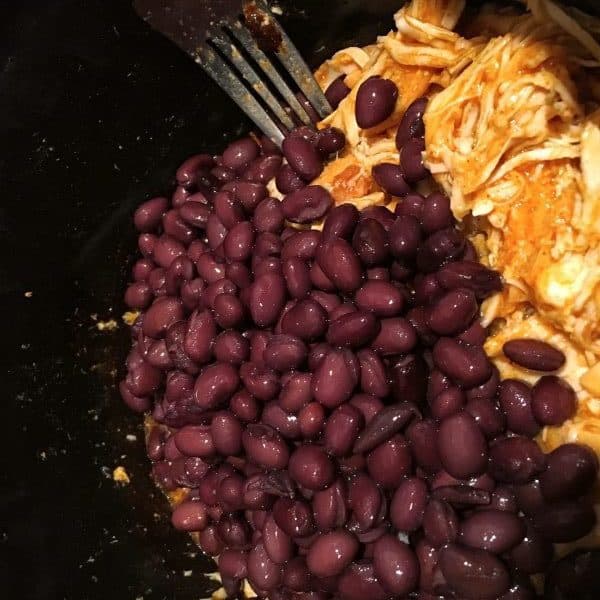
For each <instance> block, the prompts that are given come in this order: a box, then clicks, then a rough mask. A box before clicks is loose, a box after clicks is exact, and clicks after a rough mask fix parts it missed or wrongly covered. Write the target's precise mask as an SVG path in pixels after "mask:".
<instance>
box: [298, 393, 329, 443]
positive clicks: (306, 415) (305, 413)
mask: <svg viewBox="0 0 600 600" xmlns="http://www.w3.org/2000/svg"><path fill="white" fill-rule="evenodd" d="M325 418H326V415H325V409H324V408H323V405H322V404H319V403H318V402H310V403H309V404H307V405H306V406H305V407H304V408H302V409H301V410H300V412H299V413H298V423H299V425H300V431H301V433H302V436H303V437H304V438H306V439H308V440H310V439H313V438H317V437H319V435H320V434H321V431H322V430H323V426H324V425H325Z"/></svg>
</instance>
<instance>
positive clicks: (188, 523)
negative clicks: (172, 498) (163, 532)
mask: <svg viewBox="0 0 600 600" xmlns="http://www.w3.org/2000/svg"><path fill="white" fill-rule="evenodd" d="M171 523H173V527H175V529H179V530H180V531H202V530H203V529H204V528H205V527H206V526H207V525H208V515H207V513H206V506H205V505H204V504H203V503H202V502H182V503H181V504H179V505H178V506H176V507H175V509H174V510H173V514H172V515H171Z"/></svg>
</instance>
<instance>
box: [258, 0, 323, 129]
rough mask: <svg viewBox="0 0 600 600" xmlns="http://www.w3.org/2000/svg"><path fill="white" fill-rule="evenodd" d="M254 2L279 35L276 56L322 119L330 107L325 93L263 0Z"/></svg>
mask: <svg viewBox="0 0 600 600" xmlns="http://www.w3.org/2000/svg"><path fill="white" fill-rule="evenodd" d="M255 4H256V6H257V7H258V8H260V10H262V11H264V12H265V13H266V14H267V15H268V17H269V20H270V21H271V22H272V24H273V26H274V27H275V28H276V29H277V31H278V32H279V34H280V35H281V44H279V47H278V48H277V50H276V51H275V52H276V54H277V57H278V58H279V60H280V61H281V62H282V64H283V65H284V66H285V68H286V69H287V70H288V72H289V73H290V75H291V76H292V77H293V79H294V81H295V82H296V83H297V84H298V87H299V88H300V89H301V90H302V92H303V93H304V95H305V96H306V97H307V98H308V100H309V102H310V103H311V104H312V105H313V106H314V107H315V110H316V111H317V112H318V113H319V115H320V116H321V118H322V119H324V118H325V117H326V116H327V115H328V114H329V113H331V111H332V108H331V105H330V104H329V102H328V101H327V98H325V94H324V93H323V92H322V90H321V88H320V87H319V84H318V83H317V82H316V81H315V78H314V77H313V74H312V72H311V70H310V69H309V68H308V65H307V64H306V63H305V62H304V60H303V58H302V56H301V55H300V52H298V49H297V48H296V46H294V44H293V43H292V40H290V38H289V37H288V36H287V34H286V33H285V31H284V30H283V28H282V27H281V25H280V24H279V23H278V22H277V19H275V17H274V16H273V14H272V13H271V11H270V10H269V7H268V6H267V4H266V2H264V0H255Z"/></svg>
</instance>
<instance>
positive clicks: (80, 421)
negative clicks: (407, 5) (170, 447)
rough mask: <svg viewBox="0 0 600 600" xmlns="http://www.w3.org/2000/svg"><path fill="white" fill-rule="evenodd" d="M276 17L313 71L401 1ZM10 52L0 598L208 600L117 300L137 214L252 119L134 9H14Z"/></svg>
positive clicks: (2, 32)
mask: <svg viewBox="0 0 600 600" xmlns="http://www.w3.org/2000/svg"><path fill="white" fill-rule="evenodd" d="M199 3H201V0H199ZM280 4H281V6H282V7H283V8H284V17H283V18H282V21H283V23H284V26H285V27H286V28H287V29H288V31H289V33H290V35H291V37H292V38H293V39H294V40H295V41H297V42H298V46H299V47H300V50H301V51H302V52H303V54H304V55H305V56H306V57H307V59H308V60H309V62H311V63H312V64H313V65H315V64H318V63H319V62H320V61H321V60H323V59H324V58H326V57H327V56H328V55H330V54H331V53H332V52H333V51H335V50H336V49H338V48H341V47H344V46H347V45H349V44H351V43H356V42H363V43H366V42H367V41H369V40H371V39H373V37H374V36H375V35H376V34H377V33H378V32H381V31H387V30H388V29H389V28H390V27H391V26H392V22H391V19H390V17H391V14H392V13H393V11H394V9H395V8H397V6H398V4H399V3H398V2H397V1H389V0H385V1H384V0H378V1H377V2H362V1H361V0H340V1H337V2H331V3H329V2H323V1H322V0H305V1H302V2H299V1H298V0H295V1H293V2H281V3H280ZM292 5H293V6H294V7H295V8H291V6H292ZM0 40H2V41H1V43H0V61H1V62H0V257H1V258H0V308H1V312H0V315H1V317H0V319H1V323H2V328H1V331H2V342H1V346H0V347H1V350H0V366H1V370H0V372H1V373H2V378H1V381H2V387H1V388H0V389H1V392H2V398H1V399H0V411H1V412H0V415H1V417H2V422H3V433H2V435H0V440H1V441H0V446H1V447H0V457H1V458H0V460H1V469H0V596H1V597H3V598H10V597H14V598H19V599H24V600H27V599H34V600H53V599H55V598H56V599H67V600H86V599H88V598H89V599H95V598H103V599H106V598H109V599H111V600H121V599H123V600H135V599H137V598H145V599H162V598H166V599H178V600H187V599H190V600H191V599H194V600H197V599H199V598H202V597H203V592H205V591H207V590H208V587H209V586H210V584H209V583H208V582H207V580H206V579H205V578H204V577H203V576H202V572H203V571H206V570H207V569H210V568H211V567H210V563H209V562H208V561H206V560H204V559H202V558H199V557H195V558H194V557H193V556H191V555H190V553H191V552H194V548H193V547H192V545H191V544H190V543H189V542H188V539H187V537H186V536H185V535H183V534H178V533H176V532H175V531H173V530H172V529H171V527H170V524H169V522H168V518H167V511H166V502H165V501H164V499H163V498H162V497H161V496H160V495H159V494H158V493H156V491H155V489H154V486H153V484H152V482H151V481H150V479H149V477H148V464H147V462H146V459H145V454H144V450H143V445H142V430H141V427H140V423H139V418H138V417H136V416H133V415H131V414H129V413H128V412H127V410H126V409H125V408H124V407H123V406H122V405H121V403H120V401H119V399H118V396H117V394H116V393H115V390H114V386H115V382H116V381H117V380H118V374H119V370H120V365H121V363H122V362H123V359H124V356H125V353H126V350H127V346H128V339H127V330H126V327H124V326H123V325H122V323H121V319H120V316H121V314H122V312H123V310H124V307H123V305H122V302H121V300H120V297H121V293H122V290H123V289H124V286H125V283H126V280H127V269H126V265H127V262H128V261H130V260H131V255H132V251H133V249H134V247H135V238H134V235H133V230H132V227H131V225H130V219H129V217H130V215H131V213H132V210H133V207H134V206H135V205H136V204H137V203H139V202H141V201H142V200H143V199H145V198H147V197H149V196H150V195H151V194H156V193H160V192H164V191H166V188H167V184H168V180H169V176H170V175H171V174H172V173H173V171H174V168H175V167H176V165H177V164H178V162H180V161H181V160H182V159H183V158H184V157H186V156H187V155H188V154H190V153H193V152H195V151H198V150H202V149H210V150H217V149H219V148H222V147H223V145H224V143H225V141H226V139H229V138H232V137H234V136H236V135H239V134H240V132H241V131H243V130H244V129H246V128H247V123H246V122H245V121H244V120H242V118H241V117H240V115H239V113H238V111H237V109H236V108H235V106H234V105H232V103H230V102H229V100H228V99H227V98H226V97H225V96H224V95H223V94H222V93H221V92H220V91H219V90H218V89H216V88H215V86H214V85H213V84H212V83H211V82H209V81H208V80H207V79H206V78H205V77H204V75H203V74H202V72H201V71H200V70H199V69H198V68H197V67H196V66H195V65H194V64H193V63H192V62H191V60H190V59H189V58H188V57H187V56H186V55H185V54H183V53H182V52H181V51H180V50H178V49H177V48H175V47H174V46H172V45H171V44H170V43H169V42H167V41H166V40H164V39H162V38H161V37H160V36H158V35H157V34H154V33H153V32H151V31H150V30H149V28H148V26H147V25H146V24H144V23H143V22H141V21H140V20H139V19H138V17H137V16H136V15H135V14H134V12H133V10H132V8H131V6H130V4H129V2H128V1H127V0H86V1H85V2H83V1H81V0H52V1H51V2H50V1H46V0H37V1H36V0H12V1H10V0H9V1H7V2H3V3H0ZM95 315H96V317H95ZM95 318H96V319H97V320H98V321H107V320H109V319H111V318H114V319H115V320H116V321H117V323H119V328H118V329H117V330H116V331H114V332H107V331H104V332H100V331H98V329H97V327H96V325H97V321H95V320H94V319H95ZM127 435H129V436H131V435H134V436H136V439H133V438H130V440H131V441H129V440H128V439H127V437H126V436H127ZM117 465H123V466H125V468H126V470H127V472H128V473H129V474H130V476H131V478H132V482H131V484H130V485H128V486H124V487H120V486H118V485H116V484H115V483H114V482H113V481H112V479H111V473H112V469H113V468H114V467H116V466H117ZM188 571H191V574H189V573H188V574H187V575H188V576H186V572H188Z"/></svg>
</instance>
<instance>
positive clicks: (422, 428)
mask: <svg viewBox="0 0 600 600" xmlns="http://www.w3.org/2000/svg"><path fill="white" fill-rule="evenodd" d="M437 435H438V428H437V425H436V424H435V422H434V421H433V420H432V419H423V420H422V421H415V422H414V423H411V424H410V425H409V427H408V428H407V430H406V438H407V439H408V441H409V442H410V445H411V450H412V453H413V456H414V458H415V461H416V462H417V464H418V465H419V466H420V467H421V468H422V469H423V470H425V471H426V472H428V473H436V472H437V471H439V470H440V469H441V468H442V463H441V460H440V455H439V452H438V447H437V443H436V440H437Z"/></svg>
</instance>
